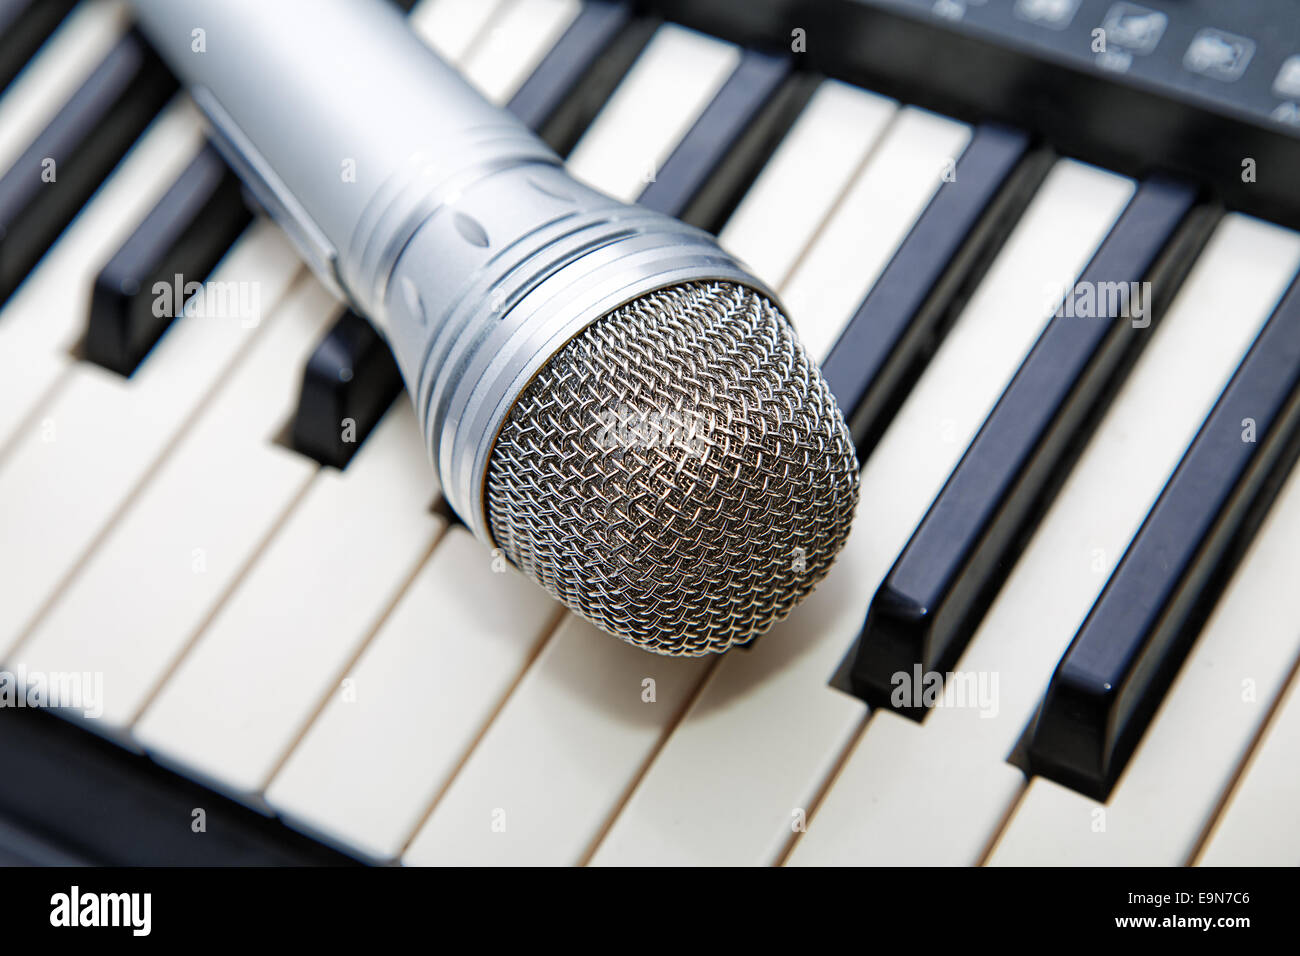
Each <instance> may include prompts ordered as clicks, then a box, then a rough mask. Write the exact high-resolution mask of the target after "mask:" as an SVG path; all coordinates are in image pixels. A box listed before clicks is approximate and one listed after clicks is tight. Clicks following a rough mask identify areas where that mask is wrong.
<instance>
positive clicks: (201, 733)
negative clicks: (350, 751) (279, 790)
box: [133, 401, 443, 802]
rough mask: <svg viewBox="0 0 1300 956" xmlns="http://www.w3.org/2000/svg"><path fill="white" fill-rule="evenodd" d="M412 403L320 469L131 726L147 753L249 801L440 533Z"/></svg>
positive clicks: (392, 412)
mask: <svg viewBox="0 0 1300 956" xmlns="http://www.w3.org/2000/svg"><path fill="white" fill-rule="evenodd" d="M434 485H435V482H434V478H433V474H432V472H431V470H430V468H429V464H428V460H427V458H426V456H425V452H424V446H423V443H422V442H421V439H420V430H419V428H418V427H417V425H416V423H415V416H414V413H413V412H412V410H411V406H410V403H409V402H406V401H400V402H397V403H396V404H395V405H394V406H393V408H392V409H391V410H390V411H389V412H388V413H387V414H386V415H385V416H384V418H383V420H382V421H381V422H380V423H379V425H378V426H377V427H376V428H375V430H374V431H373V432H372V433H371V435H370V436H369V438H367V440H366V441H365V443H364V444H363V445H362V446H361V448H360V449H358V451H357V454H356V456H355V457H354V458H353V460H352V462H351V463H350V464H349V465H348V467H347V468H346V469H345V470H343V471H342V472H337V471H333V470H331V469H322V470H321V472H320V473H319V474H318V476H317V478H316V479H315V481H313V483H312V485H311V487H310V488H309V489H308V490H307V492H306V493H305V494H304V495H303V497H302V499H301V501H300V502H299V504H298V505H297V507H295V509H294V510H293V512H292V513H291V514H290V515H289V517H288V518H287V519H286V520H285V522H284V524H283V525H282V526H281V528H280V529H279V531H278V532H277V534H276V535H275V537H274V538H273V539H272V540H271V542H270V543H269V544H268V545H267V547H266V549H265V550H264V551H263V552H262V553H261V554H260V555H259V556H258V559H257V561H256V563H255V564H254V565H253V567H252V568H251V569H250V570H249V572H248V574H247V576H246V577H244V578H243V579H242V581H241V582H240V584H239V585H238V587H237V588H236V589H235V591H234V593H233V594H232V595H231V596H230V597H229V599H228V600H227V601H226V602H225V603H224V604H223V605H222V606H221V608H220V610H218V611H217V613H216V615H215V616H214V617H213V619H212V620H211V622H210V623H209V624H208V626H207V627H206V628H205V629H204V631H203V633H202V634H201V635H200V636H199V638H198V640H197V641H196V643H195V644H194V645H193V646H192V647H191V648H190V649H189V650H188V652H187V653H186V655H185V657H184V658H182V660H181V662H180V664H179V665H178V666H177V668H176V670H175V671H174V672H173V673H172V674H171V676H170V677H169V678H168V679H167V681H166V683H165V684H164V685H163V687H162V689H161V690H160V691H159V693H158V695H157V696H156V697H155V698H154V699H153V701H152V702H151V703H150V704H149V706H148V707H147V709H146V710H145V712H144V714H143V715H142V717H141V718H140V720H139V721H138V722H137V724H136V725H135V727H134V728H133V734H134V736H135V738H136V740H137V741H138V742H139V743H141V744H142V745H143V746H144V748H145V749H146V750H147V751H149V752H150V753H152V754H153V755H154V756H155V757H156V758H157V759H159V760H162V761H164V762H167V763H170V764H173V765H176V766H178V767H180V768H182V769H183V770H185V771H187V772H189V773H191V774H193V775H197V776H199V777H201V778H203V779H205V780H207V781H209V782H211V783H212V784H213V785H214V786H216V787H218V788H220V789H222V790H225V791H227V792H229V793H231V794H232V795H234V796H236V797H239V798H241V799H245V800H249V801H250V802H256V798H257V795H258V794H259V793H260V792H261V791H262V789H263V788H264V787H265V786H266V784H267V783H268V782H269V780H270V777H271V775H272V774H273V772H274V771H275V769H276V768H277V766H278V764H279V763H280V761H281V759H282V758H283V757H284V756H285V754H286V753H287V752H288V750H289V748H290V747H291V746H292V744H293V743H294V741H295V740H296V739H297V737H298V736H299V734H300V733H301V732H302V731H303V730H304V729H305V727H306V725H307V723H308V722H309V721H310V720H311V718H312V715H313V714H314V713H315V711H316V708H317V707H318V705H319V704H320V703H321V702H322V701H323V700H324V699H325V696H326V695H327V694H328V693H330V691H331V689H332V688H333V687H334V686H335V684H336V681H337V680H338V679H339V678H340V676H341V675H342V674H343V673H344V672H345V671H346V670H347V668H348V666H349V663H350V662H351V661H352V659H353V657H354V656H355V655H356V654H357V652H358V651H359V650H360V649H361V647H362V645H363V644H364V643H365V641H366V639H367V638H368V637H369V636H370V634H371V633H372V632H373V630H374V628H375V626H376V625H377V624H378V623H379V621H380V619H381V618H382V617H383V615H384V613H385V611H386V609H387V608H389V607H390V606H391V604H392V602H393V601H394V600H395V599H396V598H397V597H398V595H400V594H401V592H402V589H403V586H404V583H405V582H406V580H407V579H408V578H409V577H410V575H411V574H412V573H413V572H414V571H415V569H416V568H417V566H418V565H419V563H420V561H421V560H422V559H423V557H424V556H425V555H426V554H427V553H428V552H429V550H430V548H431V547H432V545H433V543H434V542H435V541H436V540H437V537H438V535H439V534H440V533H441V531H442V528H443V522H442V520H441V519H440V518H438V517H437V516H435V515H434V514H432V513H431V512H430V510H429V507H430V504H431V502H432V501H433V500H434V498H435V494H436V489H435V487H434Z"/></svg>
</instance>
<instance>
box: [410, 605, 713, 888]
mask: <svg viewBox="0 0 1300 956" xmlns="http://www.w3.org/2000/svg"><path fill="white" fill-rule="evenodd" d="M712 663H713V661H711V660H709V659H706V658H672V657H659V656H656V655H653V654H647V653H646V652H645V651H643V650H640V649H638V648H635V647H632V646H631V645H629V644H624V643H622V642H621V641H619V640H617V639H615V638H613V637H610V636H609V635H608V634H605V633H603V632H601V631H598V630H597V629H596V628H594V627H593V626H591V625H590V624H587V623H586V622H584V621H582V620H580V619H579V618H577V617H574V616H572V615H569V616H566V617H565V619H564V622H563V623H562V624H561V625H560V627H559V629H558V630H557V631H556V633H555V634H554V635H553V636H552V638H551V639H550V641H548V642H547V644H546V647H545V648H544V649H543V650H542V653H541V655H540V656H539V658H538V660H537V662H536V663H535V664H534V665H533V666H532V667H531V668H529V670H528V672H527V674H525V675H524V678H523V680H522V681H520V683H519V686H518V687H517V688H516V689H515V691H514V693H513V694H511V695H510V698H509V699H508V700H507V701H506V703H505V706H504V707H503V708H502V710H501V712H500V714H498V716H497V718H496V719H495V720H494V721H493V722H492V724H491V726H490V727H489V728H488V730H487V733H486V734H484V736H483V738H482V740H481V741H480V742H479V744H478V746H477V747H475V748H474V751H473V752H472V753H471V754H470V756H469V759H468V760H467V761H466V763H465V765H464V766H463V767H462V768H461V770H460V772H459V773H458V774H457V775H456V777H455V778H454V779H453V780H452V783H451V786H450V787H448V789H447V791H446V792H445V793H444V794H443V796H442V798H441V799H440V800H439V801H438V803H437V804H436V805H435V806H434V808H433V813H432V815H431V816H430V817H429V819H428V820H427V821H426V822H425V824H424V826H423V827H422V828H421V829H420V831H419V833H418V834H417V835H416V837H415V839H414V840H413V841H412V842H411V845H410V847H409V848H408V849H407V851H406V855H405V857H404V862H406V863H407V864H412V865H417V866H422V865H471V864H472V865H480V866H481V865H492V864H506V865H525V866H527V865H563V864H574V863H578V862H580V861H581V860H582V858H583V856H584V855H585V853H586V852H587V850H588V848H590V847H591V845H592V843H593V841H594V840H595V839H596V838H597V836H598V835H599V833H600V831H601V828H602V827H603V825H604V822H605V820H606V819H607V818H608V817H609V815H610V813H612V812H613V811H614V809H615V808H616V807H617V806H618V803H619V800H620V799H621V797H622V795H623V793H624V792H625V791H626V790H627V787H628V785H629V784H630V783H631V782H632V780H633V779H634V777H635V775H636V773H637V771H638V770H639V769H640V768H641V767H642V766H643V765H644V764H645V762H646V760H647V759H648V758H649V757H650V755H651V754H652V753H653V751H654V748H655V746H656V745H657V744H658V742H659V740H660V739H661V738H662V736H663V734H664V731H665V730H666V729H667V727H668V726H669V725H670V724H671V723H672V721H673V720H674V719H675V718H676V717H677V715H678V714H679V713H680V712H681V709H682V706H683V705H684V704H685V703H686V701H687V699H688V698H689V697H690V695H691V693H692V691H693V690H694V689H695V688H696V686H698V684H699V681H700V679H701V678H702V677H703V676H704V674H705V673H706V672H707V670H708V668H709V667H710V666H711V665H712ZM730 809H731V808H728V810H729V811H730Z"/></svg>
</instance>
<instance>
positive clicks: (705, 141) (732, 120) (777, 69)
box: [637, 50, 791, 216]
mask: <svg viewBox="0 0 1300 956" xmlns="http://www.w3.org/2000/svg"><path fill="white" fill-rule="evenodd" d="M790 68H791V63H790V58H789V57H787V56H774V55H771V54H768V53H760V52H757V51H755V50H746V51H745V52H744V53H743V54H742V56H741V58H740V62H739V63H738V64H737V65H736V68H735V70H733V71H732V73H731V76H729V77H727V80H726V82H725V83H723V84H722V87H721V89H719V90H718V92H717V95H715V96H714V97H713V100H712V101H711V102H710V103H709V105H708V106H706V107H705V108H704V112H702V113H701V114H700V116H699V118H698V119H697V120H696V121H695V122H694V123H693V124H692V125H691V128H690V129H689V130H688V131H687V133H686V135H685V136H684V137H682V140H681V142H680V143H678V144H677V147H676V148H675V149H674V150H673V151H672V153H671V155H669V157H668V159H666V160H665V161H664V163H663V166H662V167H660V168H659V169H658V170H656V171H655V175H654V179H653V180H652V181H651V182H650V183H648V184H647V185H646V188H645V189H644V190H642V192H641V195H640V196H639V197H638V198H637V203H638V204H639V205H642V206H645V207H646V208H648V209H653V210H655V211H656V212H662V213H664V214H665V215H669V216H680V215H681V214H682V213H683V212H684V211H685V210H686V207H687V206H688V205H689V204H690V203H691V201H692V200H693V199H694V198H695V197H696V196H697V195H698V194H699V193H700V191H701V190H702V189H703V188H704V185H705V183H706V182H707V181H708V180H709V178H710V176H711V175H712V174H713V172H714V171H715V170H716V169H717V168H718V166H719V165H720V164H721V163H722V160H723V159H724V158H725V157H726V156H727V154H728V153H729V152H730V151H731V149H732V148H733V147H734V146H735V145H736V143H737V141H738V140H739V139H740V138H741V136H742V135H743V134H744V132H745V130H746V129H747V128H748V127H749V126H750V124H751V123H752V122H753V121H754V119H755V118H756V117H757V116H758V114H759V113H760V111H761V110H762V108H763V106H764V105H765V104H766V103H767V102H768V100H769V99H770V98H771V97H772V96H773V95H774V94H775V93H776V91H777V89H778V88H779V87H780V85H781V83H782V81H784V80H785V78H786V77H787V76H788V75H789V73H790Z"/></svg>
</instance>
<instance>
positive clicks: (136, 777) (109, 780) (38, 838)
mask: <svg viewBox="0 0 1300 956" xmlns="http://www.w3.org/2000/svg"><path fill="white" fill-rule="evenodd" d="M0 753H3V754H4V759H5V772H4V773H3V774H2V775H0V831H3V832H7V833H8V836H9V839H7V840H5V839H4V838H3V832H0V843H3V844H7V846H8V849H9V852H10V854H11V855H13V856H25V857H28V858H29V859H31V860H32V861H33V862H40V863H68V862H84V863H91V864H96V865H109V866H250V865H252V866H262V865H279V866H285V865H287V866H308V865H356V862H357V861H355V860H353V859H352V858H350V857H347V856H345V855H343V854H342V853H339V852H337V851H335V850H331V849H329V848H327V847H325V846H323V845H321V844H319V843H316V842H315V841H314V840H310V839H308V838H307V837H305V836H302V835H301V834H299V833H296V832H295V831H293V830H291V829H289V828H288V827H287V826H285V825H284V824H283V823H281V822H279V821H278V820H275V819H274V818H271V817H265V816H263V815H262V814H260V813H257V812H256V811H254V810H251V809H249V808H248V807H245V806H243V805H241V804H238V803H235V802H234V801H232V800H230V799H229V798H227V797H224V796H221V795H220V794H217V793H214V792H213V791H211V790H208V789H206V788H205V787H202V786H200V785H199V784H197V783H195V782H194V781H191V780H187V779H185V778H184V777H181V776H179V775H178V774H176V773H173V772H172V771H170V770H167V769H164V768H163V767H160V766H158V765H157V764H155V763H153V762H152V761H151V760H149V759H148V758H147V757H145V756H143V755H141V754H137V753H132V752H130V751H128V750H125V749H123V748H121V747H119V746H118V745H117V744H115V743H112V742H110V741H108V740H106V739H104V738H102V737H100V736H98V735H96V734H91V733H87V732H86V731H85V730H84V729H82V728H81V727H78V726H76V725H75V724H73V723H71V722H69V721H66V720H64V719H62V718H60V717H57V716H55V715H54V714H52V713H49V712H47V711H43V710H41V709H39V708H31V707H6V708H4V709H3V710H0ZM196 810H202V811H203V815H202V818H201V819H202V825H203V829H202V831H198V830H196V824H197V822H198V820H199V819H200V818H198V817H196V816H195V811H196ZM20 838H21V839H20ZM3 849H4V846H0V852H3Z"/></svg>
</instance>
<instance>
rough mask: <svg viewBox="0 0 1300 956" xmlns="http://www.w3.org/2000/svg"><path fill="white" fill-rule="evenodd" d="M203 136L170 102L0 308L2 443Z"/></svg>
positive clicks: (193, 115) (193, 117)
mask: <svg viewBox="0 0 1300 956" xmlns="http://www.w3.org/2000/svg"><path fill="white" fill-rule="evenodd" d="M202 142H203V128H202V122H201V120H200V118H199V116H198V113H197V112H196V111H195V110H194V108H193V106H191V105H190V104H189V101H188V99H180V100H177V101H175V102H173V103H172V104H171V105H169V106H168V107H166V109H164V110H163V112H162V113H161V114H160V115H159V116H158V118H157V119H155V120H154V122H153V123H151V124H150V126H149V128H148V129H147V130H146V131H145V133H144V135H143V136H141V137H140V141H139V142H138V143H136V144H135V146H134V147H132V149H131V151H130V152H129V153H128V154H127V155H126V157H125V158H124V159H123V160H122V162H121V164H120V165H119V166H118V168H117V169H116V170H114V171H113V173H112V174H111V175H110V176H109V178H108V180H107V181H106V182H105V183H104V185H103V186H102V187H100V189H99V191H98V192H96V193H95V195H94V196H93V197H92V198H91V200H90V202H88V203H87V204H86V207H85V208H84V209H83V210H82V211H81V212H80V213H79V214H78V216H77V218H76V219H74V220H73V222H72V224H71V225H70V226H69V227H68V229H67V231H66V232H65V233H64V234H63V235H62V236H60V237H59V239H58V241H57V242H55V244H54V246H53V247H52V248H51V249H50V251H49V252H48V253H47V254H46V255H45V257H44V258H43V259H42V260H41V262H40V264H39V265H37V267H36V269H35V270H33V272H32V274H31V275H30V276H29V277H28V278H27V281H26V282H25V283H23V285H22V286H21V287H20V288H19V289H18V291H17V292H15V293H14V295H13V297H12V298H11V299H10V300H9V301H8V302H7V303H6V304H5V306H4V308H3V310H0V409H3V410H4V413H3V414H0V449H3V448H4V447H5V445H6V444H7V443H8V441H9V440H10V439H12V438H13V436H14V432H15V430H16V429H17V428H18V427H19V426H20V424H22V423H23V422H24V421H25V420H26V416H27V413H28V412H29V411H30V410H32V408H33V405H34V403H35V402H37V401H38V400H39V399H40V398H41V396H43V395H44V394H45V393H46V391H47V390H48V389H49V388H50V387H51V386H52V385H53V384H54V382H55V381H56V380H57V378H58V377H59V374H60V373H62V372H63V371H64V370H65V369H67V368H68V367H69V366H70V365H71V364H73V360H72V357H71V354H70V353H71V350H72V348H73V347H74V346H75V345H76V343H77V340H78V339H79V338H80V337H81V335H82V334H83V333H84V332H85V328H86V322H87V321H88V319H89V316H90V296H91V290H92V288H93V287H94V283H95V276H96V275H97V274H98V273H99V270H100V269H101V268H103V266H104V264H105V263H106V262H107V261H108V260H109V259H110V258H111V257H112V256H113V254H114V253H115V252H117V250H118V249H119V248H120V247H121V245H122V243H123V242H125V241H126V239H127V237H128V236H129V235H130V234H131V232H132V231H133V230H134V229H135V228H136V226H138V225H139V224H140V221H141V220H142V219H143V218H144V217H145V215H147V214H148V212H149V210H150V209H152V208H153V207H154V205H156V204H157V202H158V200H159V199H161V198H162V196H163V193H165V192H166V191H167V188H168V187H169V186H170V185H171V184H172V182H173V181H174V179H175V178H176V176H178V175H180V172H181V170H183V169H184V168H185V166H186V165H187V164H188V163H189V162H190V160H191V159H193V158H194V155H195V153H196V152H197V151H198V149H199V146H200V145H201V144H202ZM3 646H4V645H3V641H0V647H3Z"/></svg>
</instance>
